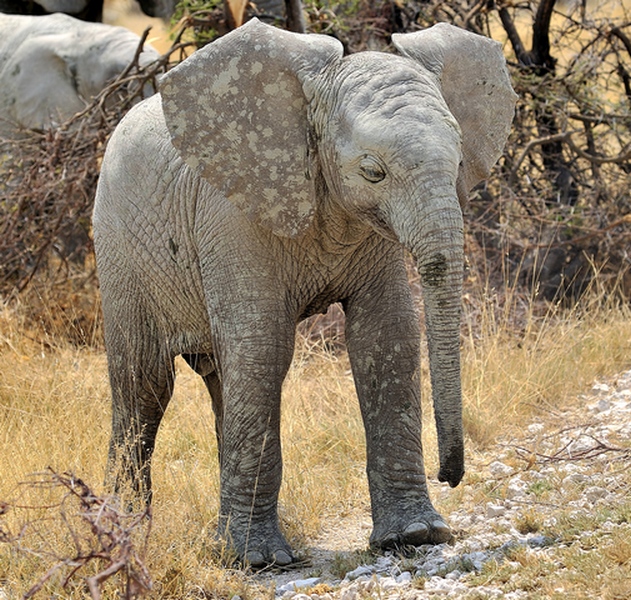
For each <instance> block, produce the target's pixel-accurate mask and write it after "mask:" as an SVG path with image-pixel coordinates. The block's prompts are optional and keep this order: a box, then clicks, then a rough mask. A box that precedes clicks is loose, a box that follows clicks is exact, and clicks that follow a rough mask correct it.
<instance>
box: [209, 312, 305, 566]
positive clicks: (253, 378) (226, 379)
mask: <svg viewBox="0 0 631 600" xmlns="http://www.w3.org/2000/svg"><path fill="white" fill-rule="evenodd" d="M240 328H241V329H242V330H243V331H245V332H246V334H247V338H246V337H245V336H240V335H237V336H236V337H234V338H232V339H231V340H230V341H229V342H227V343H226V344H225V346H224V347H223V348H222V350H221V354H222V357H221V373H222V386H223V415H222V417H223V418H222V431H221V432H220V436H221V439H222V450H221V457H220V460H221V506H220V517H219V533H220V535H221V536H223V537H225V539H226V540H227V542H228V543H229V544H230V545H231V546H232V547H233V548H234V549H235V550H236V552H237V553H238V554H239V556H240V557H241V558H242V559H243V560H244V561H245V562H246V563H248V564H250V565H251V566H254V567H260V566H263V565H267V564H277V565H287V564H289V563H291V562H292V561H293V556H292V552H291V548H290V546H289V544H288V543H287V541H286V540H285V538H284V537H283V535H282V533H281V532H280V529H279V526H278V510H277V504H278V492H279V489H280V484H281V476H282V457H281V443H280V396H281V387H282V383H283V380H284V378H285V375H286V373H287V370H288V368H289V365H290V363H291V358H292V354H293V343H294V333H295V332H294V326H293V324H291V323H286V324H285V323H284V324H280V323H278V322H275V323H269V322H268V323H266V324H263V323H261V322H258V323H254V322H248V323H241V324H240Z"/></svg>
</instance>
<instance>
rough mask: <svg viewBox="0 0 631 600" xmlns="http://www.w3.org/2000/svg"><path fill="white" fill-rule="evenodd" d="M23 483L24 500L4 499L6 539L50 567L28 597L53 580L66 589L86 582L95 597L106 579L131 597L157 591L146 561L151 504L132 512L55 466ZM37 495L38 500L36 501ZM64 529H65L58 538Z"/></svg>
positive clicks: (2, 538)
mask: <svg viewBox="0 0 631 600" xmlns="http://www.w3.org/2000/svg"><path fill="white" fill-rule="evenodd" d="M20 487H21V490H22V493H21V497H20V500H19V501H16V502H2V503H0V543H2V544H8V545H10V546H11V548H12V549H13V550H14V551H15V552H17V553H20V554H28V555H30V556H31V557H33V559H34V560H37V561H40V562H41V564H42V568H46V571H45V572H44V573H43V575H41V576H40V577H39V578H38V580H37V581H35V582H34V583H32V585H31V586H30V588H29V589H28V591H27V592H26V593H25V594H24V595H23V598H24V599H27V598H32V597H33V596H35V595H36V594H37V593H38V592H40V591H42V590H45V589H46V587H47V584H48V582H49V581H51V580H59V581H61V585H62V587H64V588H69V587H71V586H74V585H76V584H77V582H82V583H83V584H85V586H86V587H87V590H88V591H89V593H90V596H91V598H92V599H93V600H99V599H100V598H101V592H102V591H103V590H104V586H105V585H106V583H109V584H110V585H112V584H113V585H114V589H116V590H118V592H119V596H120V597H121V598H124V599H126V600H131V599H133V598H138V597H139V596H142V595H144V594H145V593H146V592H148V591H149V590H151V587H152V582H151V578H150V576H149V573H148V571H147V569H146V567H145V565H144V562H143V561H144V555H145V549H146V544H147V539H148V537H149V532H150V526H151V515H150V509H149V508H147V509H145V510H143V511H142V512H140V513H136V514H132V513H129V512H128V511H127V510H125V509H123V508H121V507H120V506H119V503H118V501H117V500H115V499H113V498H109V497H101V496H98V495H96V494H95V493H94V492H93V491H92V490H91V489H90V487H88V485H87V484H86V483H85V482H84V481H82V480H81V479H79V478H77V477H75V476H74V475H72V474H69V473H63V474H59V473H56V472H55V471H53V470H51V469H49V470H48V471H47V472H45V473H42V474H40V475H34V476H33V477H32V478H31V480H30V481H28V482H25V483H23V484H21V486H20ZM34 496H36V497H37V498H38V501H37V502H35V503H34V504H31V498H32V497H34ZM16 513H17V515H16ZM20 515H24V516H23V517H20ZM16 520H17V521H16ZM59 528H61V530H62V531H63V533H62V534H61V536H60V537H56V536H58V535H59V534H60V531H59ZM14 531H15V532H16V533H14ZM64 539H65V540H66V542H65V543H60V540H64Z"/></svg>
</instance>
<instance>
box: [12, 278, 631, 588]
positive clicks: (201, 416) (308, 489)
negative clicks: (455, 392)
mask: <svg viewBox="0 0 631 600" xmlns="http://www.w3.org/2000/svg"><path fill="white" fill-rule="evenodd" d="M588 308H589V309H588V310H587V309H586V310H579V309H575V310H573V311H570V312H562V311H560V310H557V309H556V308H555V307H551V308H548V309H547V310H545V311H543V312H542V311H541V310H539V309H536V304H535V303H533V302H522V300H521V299H519V298H517V296H516V295H514V296H511V293H510V291H504V292H502V293H501V294H494V293H491V292H490V291H488V290H486V292H485V293H484V291H481V292H480V293H479V294H477V295H476V296H475V297H468V299H467V302H466V311H465V320H464V326H463V347H462V353H463V389H464V402H465V405H464V415H465V428H466V433H467V445H468V451H469V452H470V453H473V452H481V451H489V449H492V448H493V444H494V442H495V441H496V440H497V439H498V437H499V436H508V435H510V434H511V432H512V431H513V430H517V429H519V428H522V427H523V426H524V425H525V424H526V423H528V422H529V421H530V420H532V419H535V418H537V419H546V418H547V416H549V415H551V414H555V413H556V412H558V411H560V410H561V408H562V407H563V406H564V405H567V404H568V403H572V402H575V398H576V396H577V394H579V393H580V392H582V391H584V390H585V389H586V388H588V387H589V386H590V384H591V382H592V381H593V380H594V379H597V378H602V377H606V376H609V375H613V374H615V373H616V372H619V371H621V370H623V369H626V368H628V367H629V365H630V363H631V351H630V350H631V349H630V348H629V340H630V339H631V318H630V315H629V311H628V310H627V309H626V308H625V307H624V306H622V305H617V304H616V303H614V302H609V303H607V302H605V301H598V302H595V303H594V304H593V305H591V306H589V307H588ZM516 315H518V316H516ZM326 347H327V345H326V344H324V343H323V344H318V343H315V344H314V343H313V341H312V340H309V341H307V340H299V343H298V344H297V351H296V356H295V360H294V363H293V365H292V368H291V370H290V373H289V375H288V377H287V380H286V383H285V388H284V400H283V423H282V430H283V431H282V436H283V438H282V439H283V446H284V465H285V469H284V482H283V487H282V491H281V520H282V523H283V527H284V529H285V531H286V533H287V535H288V537H289V538H290V540H291V541H292V543H293V544H294V546H295V547H297V548H298V549H299V551H300V553H301V554H302V555H303V556H305V557H308V555H309V550H308V549H309V547H310V546H312V545H313V544H314V540H315V539H316V538H317V537H318V535H319V534H320V533H321V532H322V531H323V530H325V529H327V530H330V529H331V528H336V527H337V528H339V529H341V530H343V528H344V524H345V523H346V522H348V521H351V520H352V519H354V518H356V517H357V515H360V516H361V518H363V519H364V520H365V521H368V520H369V501H368V493H367V484H366V479H365V473H364V441H363V431H362V425H361V418H360V415H359V409H358V405H357V401H356V398H355V394H354V388H353V381H352V377H351V374H350V368H349V364H348V360H347V357H346V356H345V354H344V353H338V354H337V355H336V354H332V353H331V352H330V351H328V350H327V349H326ZM423 364H424V377H423V385H424V389H423V401H424V408H425V421H426V423H425V430H424V438H425V440H424V441H425V450H426V466H427V470H428V473H429V475H430V478H434V479H435V475H436V472H437V459H436V456H437V453H436V447H435V432H434V425H433V423H432V411H431V406H429V400H428V399H429V397H430V394H429V389H428V385H429V384H428V377H427V367H426V365H427V361H426V360H425V358H424V359H423ZM177 372H178V377H177V383H176V390H175V394H174V398H173V401H172V403H171V405H170V406H169V409H168V411H167V414H166V416H165V419H164V422H163V426H162V428H161V431H160V433H159V436H158V446H157V450H156V454H155V458H154V466H153V472H154V485H155V503H154V517H153V522H152V530H151V534H150V537H149V545H148V548H147V554H146V558H145V563H146V566H147V568H148V569H149V571H150V573H151V574H152V576H153V578H154V581H155V583H154V591H153V592H152V594H153V597H156V598H198V597H199V598H201V597H227V598H231V597H232V595H234V594H238V595H240V596H241V597H242V598H254V597H269V596H270V594H271V593H272V592H271V591H270V590H269V589H266V588H265V587H261V585H260V584H255V583H252V581H250V580H249V579H248V575H246V574H244V573H243V572H240V571H234V570H232V569H226V568H224V563H223V561H224V560H225V559H226V555H225V553H224V555H223V556H222V552H221V549H220V548H218V546H217V544H216V543H215V542H214V538H213V536H214V527H215V523H216V519H217V511H218V496H219V490H218V470H217V459H216V454H217V452H216V441H215V438H214V421H213V416H212V410H211V407H210V402H209V400H208V398H207V395H206V391H205V388H204V387H203V385H202V384H201V381H200V380H199V378H198V377H197V376H196V375H195V374H194V373H193V372H192V371H191V370H190V369H189V368H188V367H187V366H186V365H185V363H184V362H183V361H178V362H177ZM108 436H109V390H108V382H107V374H106V359H105V355H104V353H103V352H102V351H101V350H99V349H94V348H87V347H82V348H77V347H73V346H70V345H68V344H66V343H63V342H61V341H58V340H55V339H54V336H50V335H49V336H48V337H47V339H46V340H45V341H44V342H42V341H41V340H36V339H34V338H33V337H32V336H30V334H28V332H26V333H25V328H24V326H23V323H22V322H21V321H20V313H19V310H16V309H15V308H5V309H4V310H3V311H2V312H0V465H1V467H0V468H1V471H2V472H1V476H0V501H5V502H8V503H9V504H10V505H11V506H10V508H9V510H8V512H7V513H6V514H5V515H4V516H2V517H1V520H0V523H3V524H4V525H3V526H4V527H7V526H10V527H11V528H12V531H13V532H19V527H20V525H21V524H22V523H24V522H25V521H27V520H29V519H31V520H34V523H32V525H31V526H30V527H27V528H26V529H25V530H24V533H23V536H22V538H21V540H20V542H19V544H18V545H19V546H21V549H18V547H17V545H16V544H15V543H14V544H7V543H4V544H3V543H0V589H1V590H4V593H5V594H6V595H7V597H9V598H13V597H16V598H17V597H21V594H23V593H24V592H25V591H26V590H28V589H29V588H30V586H31V585H33V583H35V582H36V581H37V580H38V578H39V577H40V576H41V575H42V574H43V573H45V572H46V571H47V569H49V568H50V567H51V565H52V564H53V563H54V561H55V560H57V559H59V558H61V557H62V555H64V553H66V554H67V553H69V552H70V553H71V552H72V536H71V535H70V534H69V533H68V522H67V521H66V522H64V521H63V519H61V518H59V514H58V512H57V516H55V511H54V510H53V511H52V512H51V511H47V510H44V509H40V510H36V511H33V510H31V509H24V508H15V506H22V507H34V506H39V507H41V506H43V505H45V504H47V503H48V504H50V505H52V504H54V501H53V500H52V499H51V498H49V496H48V495H47V494H49V492H46V493H45V494H43V493H42V489H41V487H40V488H33V487H32V486H31V487H28V486H23V485H20V483H21V482H24V481H29V480H30V474H33V473H41V472H42V471H44V470H45V469H46V468H47V467H51V468H53V469H54V470H55V471H57V472H60V473H61V472H64V471H69V472H72V473H74V474H75V475H77V476H78V477H81V478H82V479H83V480H84V481H86V482H89V485H90V486H91V487H92V488H93V489H94V490H95V491H96V492H98V493H103V492H104V490H103V489H102V486H101V481H102V480H103V473H104V465H105V456H106V451H107V443H108ZM432 487H433V488H435V489H434V492H435V494H434V497H435V498H436V504H437V507H438V508H439V510H443V511H445V513H446V514H447V516H448V513H449V511H450V510H453V509H454V508H456V506H457V501H459V499H460V495H459V494H458V491H457V490H456V491H449V492H448V491H446V490H443V489H442V486H441V487H439V486H438V484H432ZM437 490H438V491H439V492H440V493H436V491H437ZM0 512H1V511H0ZM71 517H72V515H70V516H68V517H67V520H68V519H71ZM38 519H39V520H38ZM368 534H369V530H368V529H366V530H365V531H364V534H363V535H365V538H366V539H367V536H368ZM90 568H91V569H92V571H89V569H88V571H86V573H94V572H95V571H94V569H97V568H98V565H97V564H95V565H94V566H93V567H90ZM76 581H77V583H74V584H72V585H70V586H69V587H67V588H66V589H62V583H63V578H62V573H61V572H60V573H59V574H57V575H55V576H54V577H52V578H51V579H50V580H49V581H48V582H47V584H46V585H45V586H44V590H45V592H42V594H45V593H47V594H48V597H52V596H54V595H56V594H59V597H63V598H83V597H87V592H86V590H85V588H84V586H83V584H82V583H81V579H80V578H79V579H77V580H76ZM115 588H116V584H115V582H114V581H113V580H112V581H110V582H109V583H107V584H106V586H105V590H106V591H105V597H112V598H113V597H116V592H115ZM212 594H215V596H213V595H212ZM43 597H44V596H43Z"/></svg>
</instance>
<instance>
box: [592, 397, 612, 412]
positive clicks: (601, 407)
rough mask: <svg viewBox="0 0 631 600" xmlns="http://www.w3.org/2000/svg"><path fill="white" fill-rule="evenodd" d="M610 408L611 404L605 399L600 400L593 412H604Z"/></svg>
mask: <svg viewBox="0 0 631 600" xmlns="http://www.w3.org/2000/svg"><path fill="white" fill-rule="evenodd" d="M610 408H611V402H610V401H609V400H607V399H606V398H602V399H601V400H599V401H598V402H597V403H596V406H595V411H596V412H605V411H606V410H609V409H610Z"/></svg>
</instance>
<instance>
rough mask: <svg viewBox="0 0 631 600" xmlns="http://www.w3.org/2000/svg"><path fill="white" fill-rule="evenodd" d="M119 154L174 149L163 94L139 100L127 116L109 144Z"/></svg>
mask: <svg viewBox="0 0 631 600" xmlns="http://www.w3.org/2000/svg"><path fill="white" fill-rule="evenodd" d="M110 148H111V149H112V150H111V152H116V154H118V155H119V156H123V155H129V154H134V155H137V156H151V155H154V156H155V155H156V153H158V154H163V153H164V152H165V151H168V150H171V151H172V145H171V142H170V135H169V131H168V129H167V126H166V123H165V121H164V114H163V112H162V105H161V103H160V96H159V94H155V95H154V96H151V97H150V98H147V99H146V100H143V101H142V102H139V103H138V104H136V106H134V107H133V108H132V109H131V110H130V111H129V112H128V113H127V114H126V115H125V117H123V119H122V120H121V122H120V123H119V124H118V126H117V127H116V130H115V131H114V133H113V135H112V138H111V139H110V142H109V145H108V151H109V150H110Z"/></svg>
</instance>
